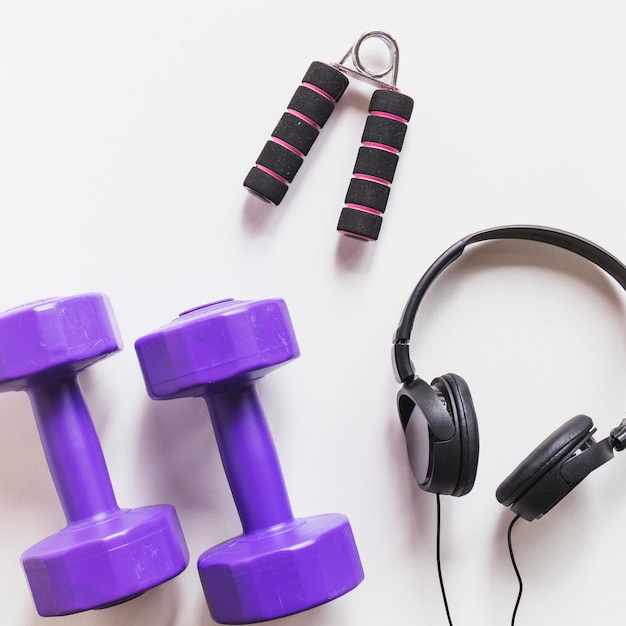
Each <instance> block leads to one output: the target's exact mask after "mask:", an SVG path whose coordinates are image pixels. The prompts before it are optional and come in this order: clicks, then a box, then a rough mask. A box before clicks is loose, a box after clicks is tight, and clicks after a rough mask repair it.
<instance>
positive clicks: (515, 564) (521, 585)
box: [507, 515, 524, 626]
mask: <svg viewBox="0 0 626 626" xmlns="http://www.w3.org/2000/svg"><path fill="white" fill-rule="evenodd" d="M519 518H520V516H519V515H516V516H515V517H514V518H513V521H512V522H511V523H510V524H509V530H508V532H507V542H508V544H509V556H510V557H511V563H512V565H513V570H514V571H515V575H516V576H517V582H518V583H519V591H518V593H517V600H516V601H515V607H514V608H513V615H512V616H511V626H515V616H516V615H517V609H518V608H519V603H520V600H521V599H522V591H523V590H524V585H523V584H522V577H521V575H520V573H519V569H518V568H517V563H516V562H515V556H514V554H513V543H512V541H511V531H512V530H513V526H514V525H515V522H517V520H518V519H519Z"/></svg>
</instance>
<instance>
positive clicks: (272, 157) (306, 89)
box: [243, 31, 413, 241]
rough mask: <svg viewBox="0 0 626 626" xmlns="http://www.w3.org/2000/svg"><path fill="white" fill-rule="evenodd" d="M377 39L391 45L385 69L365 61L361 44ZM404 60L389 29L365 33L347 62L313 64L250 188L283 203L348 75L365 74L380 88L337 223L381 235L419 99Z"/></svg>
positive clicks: (347, 231) (367, 235)
mask: <svg viewBox="0 0 626 626" xmlns="http://www.w3.org/2000/svg"><path fill="white" fill-rule="evenodd" d="M371 38H376V39H380V40H382V41H383V42H384V43H385V44H386V46H387V48H388V50H389V63H388V65H387V66H386V67H385V68H384V69H383V70H382V71H379V72H375V71H371V70H370V69H368V68H367V67H365V65H364V63H363V62H362V60H361V56H360V50H361V46H362V45H363V43H364V42H365V41H367V40H368V39H371ZM348 63H350V64H351V65H349V64H348ZM398 66H399V49H398V44H397V43H396V42H395V40H394V39H393V38H392V37H391V36H390V35H388V34H387V33H385V32H383V31H369V32H366V33H364V34H362V35H361V36H360V37H359V38H358V39H357V40H356V42H355V43H354V44H353V45H352V47H351V48H350V49H349V50H348V51H347V52H346V54H345V55H344V56H343V57H342V59H341V60H340V61H339V63H323V62H320V61H314V62H313V63H311V65H310V66H309V69H308V70H307V72H306V73H305V75H304V77H303V79H302V83H301V85H300V86H299V87H298V88H297V89H296V91H295V93H294V95H293V97H292V99H291V101H290V102H289V104H288V105H287V109H286V111H285V112H284V113H283V115H282V117H281V118H280V120H279V122H278V124H277V125H276V127H275V129H274V131H273V132H272V134H271V137H270V139H269V141H267V142H266V144H265V146H264V148H263V150H262V151H261V154H260V155H259V157H258V159H257V160H256V163H255V165H254V166H253V167H252V168H251V170H250V172H249V173H248V175H247V176H246V178H245V180H244V183H243V185H244V187H245V188H246V189H247V190H248V191H249V192H250V193H252V194H253V195H255V196H257V197H259V198H261V199H262V200H264V201H265V202H268V203H270V204H273V205H278V204H280V202H282V200H283V198H284V197H285V194H286V193H287V190H288V188H289V184H290V183H291V182H293V179H294V177H295V175H296V173H297V172H298V170H299V169H300V166H301V165H302V163H303V161H304V157H305V156H307V154H308V153H309V151H310V149H311V147H312V146H313V144H314V142H315V140H316V139H317V137H318V135H319V133H320V131H321V129H322V128H323V127H324V125H325V124H326V122H327V121H328V119H329V117H330V115H331V113H332V112H333V111H334V109H335V105H336V104H337V102H338V101H339V99H340V98H341V96H342V95H343V93H344V92H345V90H346V88H347V87H348V84H349V79H348V77H353V78H358V79H359V80H364V81H366V82H368V83H370V84H373V85H374V86H375V87H376V88H377V89H376V90H375V91H374V93H373V95H372V97H371V100H370V105H369V114H368V117H367V120H366V123H365V128H364V131H363V134H362V137H361V146H360V148H359V151H358V154H357V158H356V163H355V166H354V169H353V177H352V179H351V181H350V184H349V186H348V191H347V194H346V197H345V201H344V208H343V210H342V211H341V215H340V218H339V223H338V225H337V230H338V231H339V232H341V233H343V234H344V235H348V236H350V237H354V238H357V239H361V240H365V241H372V240H376V239H377V238H378V235H379V232H380V228H381V225H382V215H383V213H384V211H385V208H386V206H387V201H388V199H389V192H390V185H391V182H392V181H393V178H394V174H395V170H396V167H397V164H398V159H399V153H400V151H401V149H402V145H403V143H404V137H405V134H406V128H407V124H408V122H409V120H410V118H411V113H412V110H413V100H412V98H410V97H409V96H407V95H405V94H402V93H401V92H400V91H399V90H398V88H397V87H396V81H397V76H398Z"/></svg>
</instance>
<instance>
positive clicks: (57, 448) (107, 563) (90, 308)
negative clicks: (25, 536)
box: [0, 294, 189, 616]
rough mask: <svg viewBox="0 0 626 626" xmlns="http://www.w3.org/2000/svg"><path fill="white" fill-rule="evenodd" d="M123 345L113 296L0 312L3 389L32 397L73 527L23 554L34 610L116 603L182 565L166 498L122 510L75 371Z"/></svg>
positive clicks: (55, 611)
mask: <svg viewBox="0 0 626 626" xmlns="http://www.w3.org/2000/svg"><path fill="white" fill-rule="evenodd" d="M121 346H122V342H121V339H120V335H119V331H118V329H117V326H116V323H115V318H114V316H113V311H112V309H111V306H110V303H109V301H108V299H107V298H106V296H103V295H101V294H85V295H79V296H72V297H66V298H51V299H48V300H41V301H38V302H34V303H30V304H26V305H24V306H21V307H18V308H15V309H11V310H9V311H6V312H4V313H2V314H0V391H22V390H23V391H26V392H27V393H28V395H29V397H30V400H31V403H32V407H33V411H34V413H35V418H36V421H37V427H38V429H39V434H40V436H41V441H42V444H43V449H44V452H45V455H46V460H47V461H48V465H49V467H50V472H51V474H52V478H53V480H54V484H55V487H56V490H57V493H58V495H59V499H60V500H61V505H62V507H63V511H64V512H65V516H66V518H67V526H66V527H65V528H64V529H62V530H61V531H59V532H58V533H56V534H55V535H52V536H50V537H47V538H46V539H43V540H42V541H40V542H39V543H37V544H35V545H34V546H33V547H31V548H29V549H28V550H27V551H26V552H24V554H23V555H22V565H23V567H24V570H25V572H26V577H27V578H28V582H29V585H30V588H31V592H32V595H33V599H34V601H35V605H36V607H37V611H38V612H39V614H40V615H43V616H53V615H67V614H69V613H77V612H79V611H85V610H87V609H95V608H103V607H106V606H110V605H113V604H119V603H121V602H124V601H126V600H130V599H131V598H133V597H135V596H137V595H139V594H141V593H143V592H144V591H146V590H148V589H150V588H152V587H154V586H156V585H159V584H160V583H162V582H165V581H166V580H169V579H170V578H173V577H174V576H176V575H177V574H179V573H180V572H182V571H183V570H184V569H185V567H186V566H187V563H188V562H189V553H188V550H187V546H186V544H185V540H184V537H183V534H182V530H181V527H180V523H179V521H178V517H177V515H176V512H175V510H174V508H173V507H171V506H169V505H158V506H147V507H141V508H137V509H120V508H119V507H118V505H117V502H116V499H115V494H114V493H113V488H112V486H111V480H110V478H109V473H108V470H107V467H106V463H105V460H104V455H103V453H102V448H101V447H100V442H99V440H98V436H97V434H96V431H95V428H94V425H93V422H92V420H91V416H90V415H89V411H88V409H87V406H86V404H85V400H84V398H83V395H82V392H81V389H80V386H79V382H78V373H79V372H80V371H81V370H83V369H85V368H86V367H87V366H88V365H91V364H92V363H95V362H96V361H98V360H100V359H103V358H105V357H107V356H108V355H110V354H111V353H113V352H116V351H117V350H119V349H120V348H121Z"/></svg>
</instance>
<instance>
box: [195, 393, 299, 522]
mask: <svg viewBox="0 0 626 626" xmlns="http://www.w3.org/2000/svg"><path fill="white" fill-rule="evenodd" d="M205 400H206V403H207V406H208V407H209V413H210V414H211V421H212V423H213V429H214V431H215V437H216V440H217V445H218V449H219V451H220V455H221V458H222V464H223V466H224V470H225V472H226V477H227V478H228V483H229V485H230V489H231V492H232V494H233V499H234V501H235V505H236V506H237V511H238V512H239V517H240V519H241V524H242V527H243V531H244V533H250V532H254V531H261V530H266V529H268V528H270V527H272V526H276V525H278V524H283V523H288V522H291V521H293V519H294V517H293V513H292V510H291V504H290V503H289V496H288V494H287V489H286V487H285V481H284V478H283V474H282V470H281V467H280V462H279V460H278V455H277V453H276V448H275V447H274V441H273V439H272V436H271V434H270V430H269V426H268V424H267V420H266V418H265V414H264V413H263V409H262V407H261V403H260V401H259V398H258V395H257V391H256V388H255V386H254V385H253V384H250V385H244V386H242V387H238V388H237V389H234V390H229V391H223V392H217V393H213V392H212V393H210V394H207V395H205Z"/></svg>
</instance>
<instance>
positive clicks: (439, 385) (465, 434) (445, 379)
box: [431, 373, 480, 497]
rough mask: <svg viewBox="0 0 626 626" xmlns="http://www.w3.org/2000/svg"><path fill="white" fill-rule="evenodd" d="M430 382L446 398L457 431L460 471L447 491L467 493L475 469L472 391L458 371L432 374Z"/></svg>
mask: <svg viewBox="0 0 626 626" xmlns="http://www.w3.org/2000/svg"><path fill="white" fill-rule="evenodd" d="M431 385H432V386H433V387H434V388H435V389H438V390H439V391H440V392H441V393H442V394H443V397H444V398H445V399H446V407H447V410H448V412H450V413H451V414H454V415H455V417H456V422H457V425H458V429H459V431H458V435H459V444H460V445H459V451H460V459H459V474H458V481H457V484H456V485H455V487H454V490H453V491H451V492H450V494H451V495H453V496H458V497H460V496H464V495H466V494H468V493H469V492H470V491H471V490H472V487H473V486H474V482H475V480H476V472H477V470H478V451H479V447H480V445H479V436H478V418H477V417H476V409H475V408H474V401H473V400H472V394H471V393H470V390H469V387H468V385H467V383H466V382H465V380H463V378H461V377H460V376H459V375H458V374H452V373H449V374H444V375H443V376H439V377H438V378H435V379H434V380H433V381H432V383H431Z"/></svg>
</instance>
